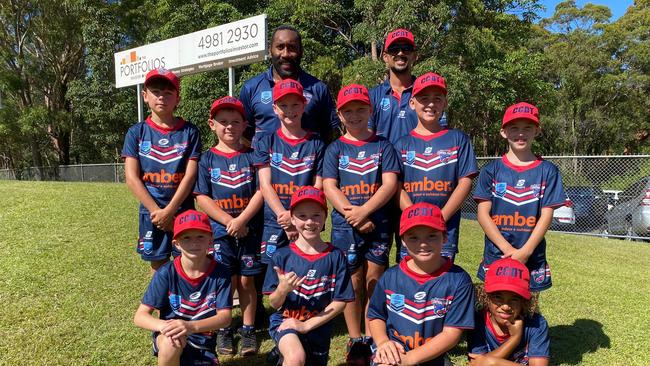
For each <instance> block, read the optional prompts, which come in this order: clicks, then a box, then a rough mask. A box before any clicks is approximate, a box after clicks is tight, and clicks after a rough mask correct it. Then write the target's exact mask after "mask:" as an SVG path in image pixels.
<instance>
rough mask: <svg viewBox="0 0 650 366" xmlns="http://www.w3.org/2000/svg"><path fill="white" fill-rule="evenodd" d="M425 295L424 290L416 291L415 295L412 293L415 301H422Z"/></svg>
mask: <svg viewBox="0 0 650 366" xmlns="http://www.w3.org/2000/svg"><path fill="white" fill-rule="evenodd" d="M426 297H427V293H426V292H424V291H420V292H416V293H415V295H413V298H414V299H415V302H418V303H419V302H424V300H425V299H426Z"/></svg>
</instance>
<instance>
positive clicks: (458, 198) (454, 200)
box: [440, 177, 472, 221]
mask: <svg viewBox="0 0 650 366" xmlns="http://www.w3.org/2000/svg"><path fill="white" fill-rule="evenodd" d="M471 190H472V178H469V177H463V178H460V179H459V180H458V185H457V186H456V188H455V189H454V191H453V192H452V193H451V196H449V199H448V200H447V203H446V204H445V206H444V207H441V208H440V211H442V217H444V218H445V221H447V220H449V219H450V218H451V217H452V216H454V214H455V213H456V211H458V210H459V209H460V206H462V205H463V202H464V201H465V198H467V195H468V194H469V192H470V191H471Z"/></svg>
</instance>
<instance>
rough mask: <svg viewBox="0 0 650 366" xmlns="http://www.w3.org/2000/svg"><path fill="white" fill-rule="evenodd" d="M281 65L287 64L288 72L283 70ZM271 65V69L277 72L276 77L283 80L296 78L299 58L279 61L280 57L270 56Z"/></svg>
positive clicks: (298, 70) (298, 71) (298, 69)
mask: <svg viewBox="0 0 650 366" xmlns="http://www.w3.org/2000/svg"><path fill="white" fill-rule="evenodd" d="M280 61H282V62H280ZM282 63H288V64H289V65H290V66H291V67H290V68H289V69H288V70H287V69H284V68H283V67H282V66H283V65H282ZM271 65H273V69H275V72H277V73H278V75H280V77H281V78H283V79H286V78H292V79H293V78H296V77H298V74H299V73H300V57H296V58H295V59H282V60H281V59H280V56H273V55H271Z"/></svg>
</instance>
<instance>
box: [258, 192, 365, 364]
mask: <svg viewBox="0 0 650 366" xmlns="http://www.w3.org/2000/svg"><path fill="white" fill-rule="evenodd" d="M290 212H291V223H292V225H294V226H295V228H296V231H297V232H298V239H297V240H296V241H295V242H292V243H291V244H290V245H289V246H286V247H282V248H279V249H278V250H277V252H276V254H275V255H274V256H273V258H271V263H270V265H269V266H268V270H267V273H266V280H265V281H264V294H268V295H269V303H270V304H271V306H272V307H273V308H275V309H277V312H275V313H273V314H272V315H271V319H270V323H271V324H270V326H269V334H270V335H271V338H273V340H274V341H275V343H276V346H277V347H278V349H279V351H280V355H281V358H282V359H283V361H282V362H283V365H304V364H308V365H327V360H328V357H329V346H330V338H331V335H332V324H331V322H330V320H332V319H333V318H334V317H335V316H336V315H337V314H339V313H340V312H342V311H343V308H344V307H345V303H346V302H349V301H354V291H353V290H352V286H351V285H350V276H349V275H348V272H347V267H346V261H345V256H344V254H343V252H341V251H340V250H338V249H336V248H334V247H333V246H332V245H331V244H330V243H325V242H323V240H322V239H321V237H320V233H321V231H322V230H323V227H324V226H325V218H326V217H327V202H326V201H325V195H324V194H323V192H322V191H321V190H319V189H317V188H315V187H311V186H306V187H303V188H301V189H300V190H298V191H297V192H295V193H294V194H293V195H292V197H291V206H290Z"/></svg>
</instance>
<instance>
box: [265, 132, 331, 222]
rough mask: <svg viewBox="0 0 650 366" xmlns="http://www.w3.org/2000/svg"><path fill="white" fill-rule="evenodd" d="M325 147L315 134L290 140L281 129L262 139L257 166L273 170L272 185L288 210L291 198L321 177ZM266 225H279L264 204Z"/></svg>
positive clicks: (273, 214)
mask: <svg viewBox="0 0 650 366" xmlns="http://www.w3.org/2000/svg"><path fill="white" fill-rule="evenodd" d="M324 152H325V144H323V141H321V139H320V138H319V137H318V135H316V134H313V133H307V135H306V136H305V137H303V138H301V139H290V138H288V137H286V136H285V135H284V134H283V133H282V129H278V130H277V131H276V132H275V133H270V134H264V135H262V136H260V137H259V139H258V140H257V142H256V146H255V154H254V163H255V165H256V166H258V167H261V166H265V165H269V166H270V168H271V184H272V185H273V189H275V193H277V195H278V198H280V201H281V202H282V206H284V208H285V209H287V210H288V209H289V204H290V202H291V195H292V194H293V192H295V191H297V190H299V189H300V188H302V187H304V186H310V185H314V182H315V181H316V176H320V175H322V171H323V153H324ZM264 221H266V222H273V223H275V222H277V218H276V216H275V213H274V212H273V210H272V209H271V207H270V206H269V205H268V204H267V203H266V202H264Z"/></svg>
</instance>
